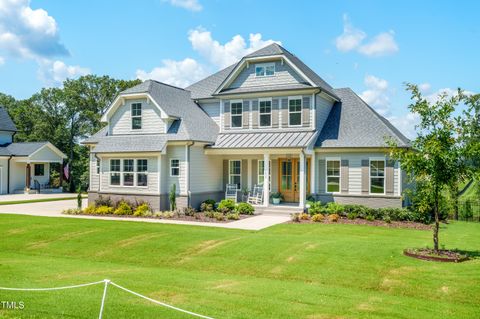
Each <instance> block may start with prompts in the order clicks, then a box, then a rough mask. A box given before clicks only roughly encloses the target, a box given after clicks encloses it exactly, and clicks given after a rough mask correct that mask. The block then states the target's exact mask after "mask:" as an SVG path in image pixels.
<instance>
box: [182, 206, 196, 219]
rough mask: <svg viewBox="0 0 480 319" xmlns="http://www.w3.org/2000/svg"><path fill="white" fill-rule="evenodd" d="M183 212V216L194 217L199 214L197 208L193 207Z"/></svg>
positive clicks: (184, 209) (186, 208)
mask: <svg viewBox="0 0 480 319" xmlns="http://www.w3.org/2000/svg"><path fill="white" fill-rule="evenodd" d="M182 212H183V214H184V215H185V216H192V217H193V216H195V214H196V213H197V211H196V210H195V208H192V207H190V206H188V207H184V208H183V209H182Z"/></svg>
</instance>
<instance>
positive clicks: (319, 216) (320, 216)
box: [312, 214, 325, 223]
mask: <svg viewBox="0 0 480 319" xmlns="http://www.w3.org/2000/svg"><path fill="white" fill-rule="evenodd" d="M324 220H325V215H323V214H315V215H313V216H312V222H316V223H321V222H323V221H324Z"/></svg>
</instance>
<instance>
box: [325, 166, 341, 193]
mask: <svg viewBox="0 0 480 319" xmlns="http://www.w3.org/2000/svg"><path fill="white" fill-rule="evenodd" d="M326 174H327V178H326V180H327V192H328V193H338V192H340V160H339V159H335V160H329V159H327V170H326Z"/></svg>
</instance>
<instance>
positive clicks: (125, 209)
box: [114, 200, 133, 215]
mask: <svg viewBox="0 0 480 319" xmlns="http://www.w3.org/2000/svg"><path fill="white" fill-rule="evenodd" d="M114 214H115V215H132V214H133V211H132V207H131V206H130V204H129V203H127V202H126V201H123V200H122V201H120V202H119V203H118V205H117V209H115V211H114Z"/></svg>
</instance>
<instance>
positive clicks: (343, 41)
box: [335, 14, 367, 52]
mask: <svg viewBox="0 0 480 319" xmlns="http://www.w3.org/2000/svg"><path fill="white" fill-rule="evenodd" d="M366 36H367V34H366V33H365V32H363V31H362V30H360V29H356V28H354V27H353V25H352V24H351V22H350V20H349V18H348V15H347V14H344V15H343V33H342V34H341V35H339V36H338V37H337V38H336V39H335V45H336V47H337V49H338V50H339V51H341V52H348V51H351V50H354V49H356V48H358V46H359V45H360V43H362V41H363V39H365V37H366Z"/></svg>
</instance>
